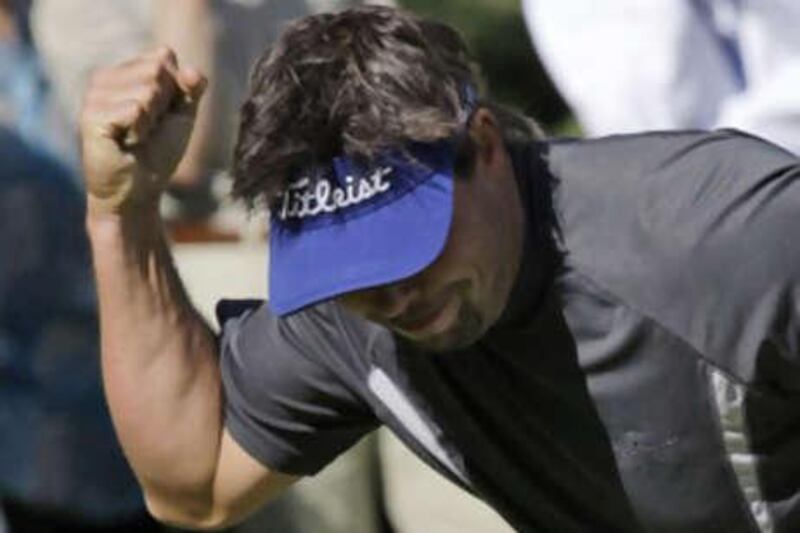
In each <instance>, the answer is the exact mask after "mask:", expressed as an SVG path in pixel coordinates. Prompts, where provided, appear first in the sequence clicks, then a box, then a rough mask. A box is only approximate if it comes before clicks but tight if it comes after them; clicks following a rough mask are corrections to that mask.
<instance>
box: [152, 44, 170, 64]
mask: <svg viewBox="0 0 800 533" xmlns="http://www.w3.org/2000/svg"><path fill="white" fill-rule="evenodd" d="M153 55H154V56H155V58H156V60H157V61H158V62H159V63H167V62H171V61H174V60H175V52H174V51H173V50H172V48H170V47H169V46H167V45H164V44H162V45H160V46H157V47H156V49H155V50H154V52H153Z"/></svg>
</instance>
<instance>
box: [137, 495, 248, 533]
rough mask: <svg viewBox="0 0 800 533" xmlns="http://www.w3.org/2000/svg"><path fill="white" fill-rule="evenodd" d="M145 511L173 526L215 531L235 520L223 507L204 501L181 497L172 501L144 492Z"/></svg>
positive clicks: (231, 523)
mask: <svg viewBox="0 0 800 533" xmlns="http://www.w3.org/2000/svg"><path fill="white" fill-rule="evenodd" d="M144 501H145V506H146V507H147V512H148V513H150V515H151V516H152V517H153V518H154V519H156V520H157V521H159V522H161V523H163V524H166V525H169V526H174V527H179V528H184V529H192V530H200V531H216V530H220V529H225V528H227V527H230V526H232V525H234V523H235V520H234V517H232V516H231V515H230V514H229V513H227V512H225V511H224V510H223V509H218V508H216V507H215V506H214V505H213V504H212V503H211V502H209V501H208V499H204V501H198V500H189V499H181V500H180V501H174V500H170V499H167V498H163V497H158V496H155V495H153V494H148V493H145V497H144Z"/></svg>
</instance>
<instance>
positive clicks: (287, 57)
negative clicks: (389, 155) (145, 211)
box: [233, 6, 538, 206]
mask: <svg viewBox="0 0 800 533" xmlns="http://www.w3.org/2000/svg"><path fill="white" fill-rule="evenodd" d="M478 87H479V82H478V75H477V69H476V66H475V64H474V62H473V61H472V58H471V56H470V54H469V52H468V50H467V48H466V45H465V44H464V41H463V40H462V38H461V37H460V35H459V34H458V33H457V32H456V31H455V30H453V29H452V28H450V27H448V26H446V25H444V24H441V23H438V22H434V21H429V20H424V19H421V18H419V17H417V16H415V15H413V14H411V13H409V12H407V11H403V10H398V9H393V8H388V7H380V6H367V7H361V8H356V9H352V10H348V11H343V12H341V13H337V14H330V13H329V14H321V15H315V16H310V17H305V18H302V19H300V20H298V21H296V22H294V23H292V24H290V25H288V26H287V28H286V29H285V30H284V32H283V33H282V35H281V36H280V37H279V38H278V40H277V41H276V42H275V44H274V45H273V46H272V47H271V48H270V49H268V50H267V52H266V53H265V54H264V56H262V58H261V59H260V60H259V61H258V62H257V63H256V65H255V67H254V69H253V72H252V74H251V79H250V90H249V96H248V98H247V99H246V101H245V102H244V104H243V106H242V109H241V123H240V128H239V136H238V139H237V143H236V147H235V153H234V165H233V177H234V184H233V194H234V196H235V197H238V198H241V199H243V200H245V201H246V202H247V203H248V204H249V205H250V206H252V205H253V204H255V203H256V202H258V201H264V202H265V203H266V204H267V205H271V204H272V203H273V201H274V199H275V198H276V195H278V194H280V193H281V192H282V191H283V189H284V188H285V187H286V185H287V182H288V181H289V180H291V179H292V177H293V176H295V174H296V173H297V171H298V170H300V169H301V168H305V167H307V166H309V165H316V164H325V163H326V162H327V161H329V160H330V159H331V158H332V157H334V156H337V155H343V154H346V155H349V156H351V157H357V158H370V157H372V156H373V155H374V154H376V153H377V152H379V151H381V150H382V149H386V148H390V147H397V146H403V145H404V144H405V143H408V142H409V141H420V142H430V141H434V140H438V139H443V138H448V137H455V139H456V142H457V144H458V146H457V150H458V157H457V164H456V171H457V172H459V170H461V171H462V172H464V171H466V173H468V170H469V168H470V165H471V160H472V159H471V158H472V147H471V143H470V141H469V139H468V138H467V136H466V135H459V133H461V132H463V131H464V124H463V116H462V114H463V109H464V107H465V104H466V102H465V99H466V95H467V94H468V93H469V91H476V90H477V89H478ZM479 105H484V106H488V107H490V108H491V109H492V111H494V112H495V115H496V116H497V118H498V120H499V122H500V124H501V127H502V128H503V131H504V135H505V136H506V137H507V138H508V139H512V140H521V139H529V138H533V137H536V136H537V135H538V127H537V126H536V125H535V124H534V123H533V122H532V121H531V120H529V119H527V118H526V117H523V116H521V115H517V114H515V113H513V112H510V111H507V110H505V109H504V108H501V107H499V106H497V105H495V104H490V103H487V102H480V104H479Z"/></svg>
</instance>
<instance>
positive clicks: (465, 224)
mask: <svg viewBox="0 0 800 533" xmlns="http://www.w3.org/2000/svg"><path fill="white" fill-rule="evenodd" d="M478 118H479V117H475V119H476V120H477V119H478ZM473 129H474V127H473ZM489 133H490V134H491V135H490V137H489V139H488V140H485V139H482V138H480V137H479V138H478V141H486V142H488V144H489V146H486V144H485V143H483V144H479V147H478V153H477V155H476V164H475V170H474V172H473V175H472V176H470V177H462V178H456V180H455V187H454V199H453V202H454V203H453V220H452V223H451V227H450V233H449V235H448V239H447V242H446V244H445V247H444V250H443V251H442V253H441V254H440V255H439V257H438V258H437V259H436V261H434V262H433V263H432V264H431V265H429V266H428V267H427V268H425V269H424V270H422V271H421V272H419V273H418V274H416V275H414V276H412V277H410V278H406V279H404V280H401V281H399V282H396V283H392V284H389V285H381V286H378V287H373V288H369V289H364V290H360V291H355V292H351V293H347V294H345V295H343V296H341V297H339V299H338V301H339V302H340V303H342V305H344V306H345V307H346V308H348V309H349V310H351V311H352V312H354V313H356V314H358V315H360V316H363V317H365V318H367V319H368V320H371V321H373V322H377V323H379V324H382V325H384V326H386V327H387V328H389V329H391V330H392V331H394V332H395V333H397V334H399V335H400V336H402V337H405V338H407V339H409V340H411V341H412V342H414V343H416V344H418V345H419V346H420V347H421V348H423V349H428V350H432V351H447V350H453V349H458V348H463V347H466V346H468V345H470V344H472V343H474V342H475V341H476V340H478V339H479V338H480V337H481V336H482V335H483V334H484V333H485V332H486V330H487V329H488V328H489V327H490V326H491V325H492V324H493V323H494V322H495V321H496V320H497V319H498V318H499V316H500V314H501V313H502V311H503V309H504V308H505V305H506V303H507V301H508V297H509V294H510V291H511V287H512V285H513V283H514V280H515V278H516V274H517V271H518V269H519V263H520V255H521V249H522V234H523V217H522V208H521V205H520V198H519V194H518V192H517V186H516V182H515V180H514V176H513V171H512V169H511V163H510V160H509V158H508V153H507V152H506V149H505V147H504V146H503V144H502V140H501V139H500V136H499V132H497V131H496V127H495V128H494V130H493V131H490V132H489ZM493 143H494V144H493Z"/></svg>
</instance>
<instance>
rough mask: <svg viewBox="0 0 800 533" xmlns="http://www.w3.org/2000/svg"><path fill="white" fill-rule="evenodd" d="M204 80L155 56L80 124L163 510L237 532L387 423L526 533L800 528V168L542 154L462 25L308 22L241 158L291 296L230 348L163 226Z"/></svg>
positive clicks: (118, 388)
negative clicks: (161, 209)
mask: <svg viewBox="0 0 800 533" xmlns="http://www.w3.org/2000/svg"><path fill="white" fill-rule="evenodd" d="M204 85H205V81H204V79H203V77H202V75H201V74H200V73H199V72H197V71H195V70H192V69H191V68H187V67H185V66H182V65H181V64H180V63H179V60H178V58H176V57H175V56H174V55H173V54H172V53H171V52H170V51H169V50H168V49H160V50H157V51H155V52H152V53H150V54H147V55H144V56H141V57H138V58H136V59H134V60H132V61H129V62H127V63H125V64H122V65H119V66H115V67H112V68H109V69H105V70H101V71H98V72H97V73H96V74H95V75H94V77H93V80H92V83H91V84H90V88H89V90H88V93H87V95H86V98H85V106H84V110H83V114H82V126H81V128H82V136H83V162H84V167H85V174H86V186H87V194H88V212H87V227H88V232H89V235H90V238H91V242H92V247H93V252H94V263H95V269H96V277H97V285H98V290H99V299H100V312H101V332H102V358H103V360H102V362H103V372H104V380H105V387H106V392H107V396H108V402H109V404H110V407H111V411H112V414H113V417H114V421H115V424H116V428H117V432H118V434H119V438H120V440H121V442H122V444H123V447H124V449H125V451H126V454H127V457H128V459H129V461H130V463H131V465H132V466H133V468H134V470H135V472H136V474H137V476H138V480H139V482H140V484H141V486H142V488H143V490H144V493H145V495H146V500H147V504H148V506H149V509H150V510H151V512H152V513H153V514H154V515H155V516H156V517H158V518H159V519H161V520H163V521H166V522H172V523H178V524H184V525H188V526H192V527H199V528H205V527H209V528H211V527H221V526H224V525H227V524H231V523H234V522H236V521H237V520H240V519H241V518H242V517H243V516H245V515H246V514H247V513H248V512H250V511H252V510H254V509H256V508H257V507H258V506H260V505H262V503H263V502H265V501H266V500H268V499H270V498H272V497H274V496H275V495H277V494H279V493H280V492H281V490H282V489H284V488H285V487H286V486H287V485H289V484H291V483H292V482H293V481H294V480H296V479H298V478H299V477H302V476H305V475H310V474H313V473H315V472H317V471H318V470H319V469H321V468H322V467H323V466H325V465H326V464H328V463H329V462H330V461H331V460H333V458H335V457H336V456H337V454H339V453H341V452H342V451H344V450H346V449H347V448H348V447H350V446H352V445H353V444H354V443H355V442H356V441H358V440H359V439H360V438H362V437H363V436H364V435H366V434H367V433H369V432H371V431H372V430H374V429H375V428H377V427H379V426H381V425H385V426H388V427H389V428H390V429H391V430H392V431H393V432H395V433H396V434H397V435H398V436H399V438H400V439H401V440H402V441H403V442H404V443H405V444H406V445H407V446H408V447H409V448H411V449H412V450H413V451H414V452H415V453H416V454H417V455H419V456H420V457H421V458H422V459H423V460H424V461H426V462H427V463H428V464H429V465H431V466H432V467H433V468H434V469H436V470H437V471H439V472H440V473H441V474H443V475H444V476H447V477H448V478H449V479H451V480H452V481H453V482H455V483H457V484H458V485H460V486H461V487H463V488H464V489H465V490H468V491H471V492H472V493H474V494H476V495H477V496H479V497H480V498H483V499H484V500H485V501H486V502H488V503H489V504H490V505H492V506H493V507H494V508H495V509H496V510H497V511H498V512H499V513H500V514H501V515H502V516H503V517H504V518H505V519H506V520H507V521H508V522H509V523H510V524H511V525H512V526H513V527H515V528H516V529H518V530H520V531H554V532H560V533H563V532H571V531H584V532H585V531H613V532H626V531H681V532H686V531H696V532H709V531H724V532H727V533H731V532H753V531H759V530H760V531H784V532H789V531H800V452H799V451H798V450H800V448H798V447H799V446H800V359H799V358H800V238H799V237H798V233H799V230H800V165H799V164H798V160H797V159H796V158H795V157H794V156H792V155H790V154H789V153H787V152H785V151H783V150H781V149H779V148H777V147H775V146H773V145H771V144H769V143H767V142H765V141H762V140H759V139H757V138H754V137H751V136H749V135H747V134H744V133H740V132H736V131H716V132H660V133H646V134H633V135H625V136H616V137H607V138H600V139H594V140H584V141H576V140H551V139H544V138H542V137H541V135H539V133H538V128H537V127H536V126H535V125H534V124H533V123H532V122H531V121H530V120H529V119H527V118H526V117H523V116H521V115H518V114H515V113H514V112H511V111H508V110H505V109H504V108H502V107H500V106H498V105H496V104H494V103H492V102H489V101H487V100H485V99H483V98H482V97H481V94H480V85H479V83H478V80H477V76H476V74H475V69H474V68H473V65H472V63H471V59H470V56H469V54H468V51H467V50H466V49H465V47H464V44H463V42H462V40H461V39H460V38H459V36H458V35H457V34H456V33H455V32H454V31H453V30H452V29H450V28H448V27H447V26H445V25H442V24H439V23H435V22H431V21H427V20H422V19H419V18H417V17H416V16H414V15H411V14H409V13H406V12H404V11H398V10H394V9H389V8H378V7H372V8H362V9H357V10H352V11H345V12H342V13H339V14H327V15H319V16H314V17H308V18H304V19H301V20H299V21H297V22H295V23H293V24H291V25H290V26H289V27H288V28H287V29H286V31H285V32H284V33H283V35H282V36H281V37H280V39H279V40H278V41H277V43H276V44H275V45H274V47H273V48H272V50H271V51H269V53H268V54H267V55H265V56H264V57H263V58H262V59H261V60H260V61H259V62H258V63H257V64H256V65H255V67H254V71H253V74H252V80H251V88H250V93H249V96H248V98H247V100H246V102H245V103H244V105H243V107H242V110H241V126H240V131H239V137H238V141H237V144H236V150H235V161H234V166H233V175H234V184H233V192H234V195H235V196H237V197H238V198H241V199H243V200H244V201H246V202H248V203H250V204H251V205H252V206H254V208H262V207H265V208H268V209H269V211H270V214H271V231H270V243H269V246H270V259H271V264H270V271H269V276H270V287H271V295H270V299H269V302H268V303H260V302H255V301H245V302H243V301H227V302H226V301H223V302H221V304H220V305H219V308H218V313H219V315H220V318H221V321H222V322H223V323H224V325H223V328H222V331H221V332H219V333H218V334H217V333H215V332H213V331H212V330H211V329H209V327H208V326H207V325H206V324H205V323H204V322H203V321H202V320H201V319H200V318H199V316H198V314H197V312H196V311H195V310H194V309H193V308H192V306H191V304H190V303H189V301H188V299H187V296H186V293H185V291H184V289H183V287H182V285H181V281H180V279H179V277H178V275H177V273H176V271H175V269H174V267H173V262H172V259H171V257H170V253H169V247H168V243H167V241H166V239H165V237H164V229H163V224H162V222H161V220H160V218H159V214H158V208H157V207H158V200H159V197H160V194H161V192H162V190H163V188H164V186H165V183H166V180H167V178H168V177H169V176H170V174H171V172H172V170H173V169H174V168H175V165H176V163H177V162H178V160H179V159H180V158H181V155H182V151H183V148H184V146H185V144H186V140H187V138H188V137H189V134H190V132H191V130H192V113H193V110H194V109H195V108H196V106H197V103H198V101H199V99H200V98H201V95H202V92H203V88H204ZM631 112H632V113H635V112H636V110H635V109H631Z"/></svg>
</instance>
